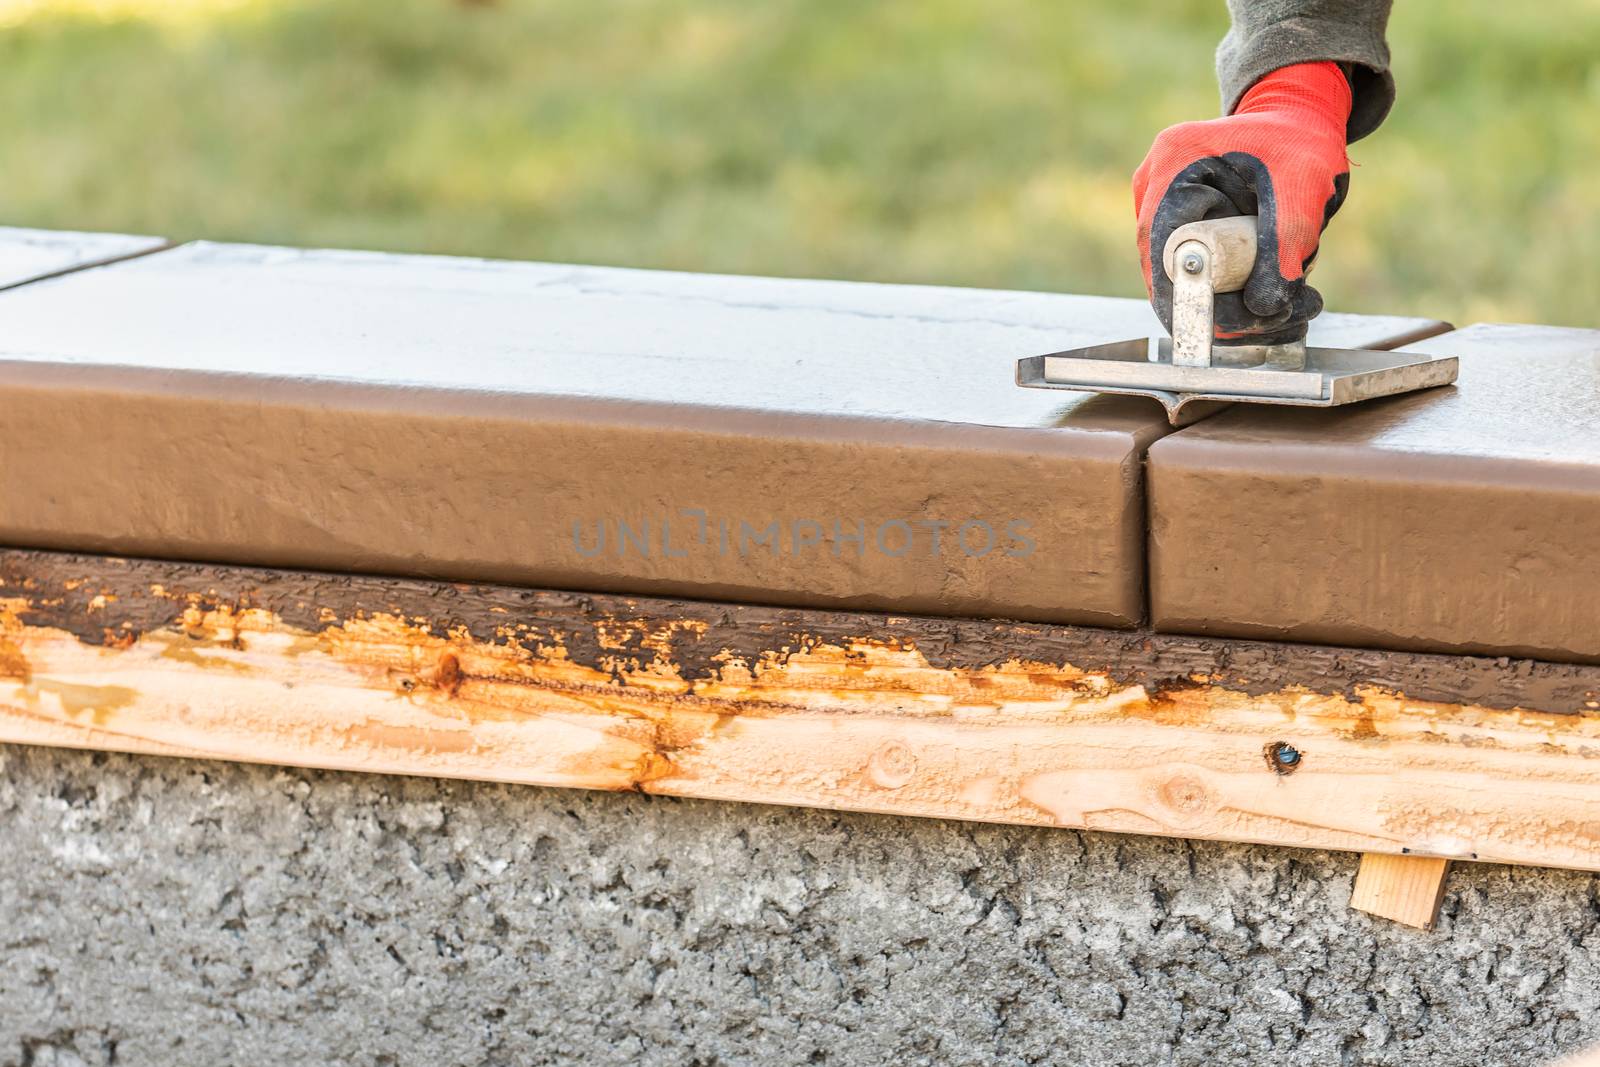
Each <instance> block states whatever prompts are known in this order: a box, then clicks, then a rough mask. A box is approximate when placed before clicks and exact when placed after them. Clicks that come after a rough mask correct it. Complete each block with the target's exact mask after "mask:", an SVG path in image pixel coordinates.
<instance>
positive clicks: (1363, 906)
mask: <svg viewBox="0 0 1600 1067" xmlns="http://www.w3.org/2000/svg"><path fill="white" fill-rule="evenodd" d="M1449 873H1450V861H1449V860H1446V859H1437V858H1435V857H1432V856H1394V855H1384V854H1382V853H1376V852H1369V853H1367V854H1366V855H1364V856H1362V857H1361V866H1360V868H1359V869H1358V870H1357V871H1356V884H1355V889H1354V891H1352V892H1351V894H1350V906H1351V907H1352V908H1355V909H1357V910H1358V911H1365V912H1370V913H1371V914H1373V915H1377V916H1380V917H1381V918H1385V919H1393V920H1394V921H1395V922H1399V923H1404V924H1405V925H1407V926H1415V927H1419V928H1420V929H1423V930H1431V929H1432V928H1433V924H1434V921H1435V920H1436V919H1437V918H1438V915H1439V902H1440V901H1442V900H1443V899H1444V887H1445V879H1446V877H1448V875H1449Z"/></svg>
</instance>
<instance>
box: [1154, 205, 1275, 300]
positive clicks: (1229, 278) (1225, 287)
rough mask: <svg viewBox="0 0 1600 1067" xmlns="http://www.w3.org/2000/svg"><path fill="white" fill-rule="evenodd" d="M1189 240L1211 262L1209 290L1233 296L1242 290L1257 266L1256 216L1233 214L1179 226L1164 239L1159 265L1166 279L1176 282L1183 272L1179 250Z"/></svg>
mask: <svg viewBox="0 0 1600 1067" xmlns="http://www.w3.org/2000/svg"><path fill="white" fill-rule="evenodd" d="M1190 241H1198V242H1199V243H1200V244H1201V245H1202V246H1204V248H1205V250H1206V252H1207V254H1208V255H1209V256H1210V259H1211V289H1212V291H1213V292H1217V293H1236V292H1238V291H1239V290H1240V289H1243V288H1244V283H1245V282H1246V281H1247V280H1249V278H1250V271H1251V269H1252V268H1254V267H1255V265H1256V217H1255V216H1254V215H1235V216H1233V217H1232V218H1226V219H1204V220H1202V221H1200V222H1190V223H1185V224H1184V225H1182V226H1179V227H1178V228H1177V229H1176V230H1173V231H1172V236H1171V237H1168V238H1167V245H1166V248H1165V249H1163V250H1162V253H1161V262H1162V265H1163V266H1165V267H1166V268H1167V277H1169V278H1173V279H1176V278H1177V277H1178V272H1179V271H1180V270H1182V269H1183V268H1182V264H1181V263H1179V261H1178V249H1179V248H1180V247H1182V246H1183V245H1185V244H1187V243H1188V242H1190Z"/></svg>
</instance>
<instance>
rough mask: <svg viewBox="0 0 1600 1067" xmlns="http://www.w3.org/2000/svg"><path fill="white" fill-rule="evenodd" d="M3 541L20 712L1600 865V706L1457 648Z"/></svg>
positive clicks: (1551, 668)
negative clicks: (629, 595)
mask: <svg viewBox="0 0 1600 1067" xmlns="http://www.w3.org/2000/svg"><path fill="white" fill-rule="evenodd" d="M3 555H7V556H8V559H9V562H8V563H7V567H8V569H7V571H6V577H5V579H4V584H3V585H0V740H5V741H13V742H22V743H30V744H45V745H64V746H71V747H80V748H99V749H111V750H120V751H129V752H143V753H154V754H159V755H169V756H192V757H202V758H216V759H232V760H244V761H252V762H269V763H283V764H292V765H299V766H310V767H323V768H331V769H338V770H352V771H368V772H383V773H400V774H420V775H433V776H440V777H456V778H476V779H489V780H499V781H508V782H522V783H528V784H534V785H549V786H575V787H583V788H595V789H613V790H622V789H636V790H640V791H644V792H650V793H661V794H670V795H676V796H692V797H707V798H716V799H724V800H734V801H749V802H758V803H776V804H793V805H807V806H814V807H822V808H839V809H852V810H858V811H875V812H891V813H897V814H904V815H918V816H933V817H944V818H958V819H972V820H979V821H989V822H1010V823H1028V824H1035V825H1040V826H1057V827H1074V828H1088V829H1095V830H1114V831H1122V832H1130V833H1144V834H1164V835H1172V836H1181V837H1192V838H1210V839H1221V840H1231V841H1249V842H1261V843H1267V844H1276V845H1293V846H1306V847H1320V848H1333V849H1344V850H1350V851H1361V852H1389V853H1399V852H1402V851H1404V850H1408V849H1409V850H1411V851H1412V852H1417V853H1425V854H1429V855H1434V856H1439V857H1455V858H1461V859H1483V860H1498V861H1505V862H1512V863H1526V864H1543V865H1550V866H1561V867H1574V868H1583V869H1591V870H1595V869H1600V717H1597V716H1596V715H1595V714H1594V713H1593V712H1588V713H1585V712H1583V711H1581V710H1580V711H1576V712H1574V711H1571V710H1567V709H1563V710H1559V711H1558V710H1554V709H1552V708H1539V707H1529V706H1525V705H1514V706H1508V707H1493V706H1489V704H1488V703H1480V702H1475V701H1472V700H1454V701H1452V700H1441V699H1420V698H1418V697H1415V696H1411V695H1407V693H1405V692H1402V691H1399V690H1397V689H1395V688H1392V687H1391V686H1392V685H1393V684H1394V681H1393V680H1394V679H1395V678H1401V677H1413V678H1415V679H1419V680H1415V681H1412V682H1408V683H1407V684H1408V685H1412V686H1417V685H1421V684H1422V682H1421V681H1420V679H1421V678H1423V677H1424V676H1427V675H1436V676H1441V677H1442V676H1445V675H1448V674H1449V672H1450V671H1452V670H1457V669H1464V668H1460V665H1458V664H1456V663H1454V662H1452V661H1451V660H1450V659H1449V658H1447V657H1433V658H1418V657H1409V658H1408V657H1406V656H1404V655H1403V654H1385V655H1382V656H1379V657H1377V658H1373V659H1370V660H1363V658H1362V657H1363V656H1366V655H1368V654H1365V653H1360V652H1357V651H1354V650H1337V649H1328V650H1316V649H1295V648H1292V647H1289V648H1286V649H1274V648H1273V646H1269V645H1264V644H1261V643H1250V642H1223V643H1218V642H1208V643H1204V642H1196V641H1194V640H1193V639H1178V638H1164V637H1160V636H1158V635H1138V634H1131V635H1130V634H1114V633H1109V632H1106V631H1092V630H1083V629H1079V628H1073V627H1044V626H1033V627H1018V626H1011V625H1004V624H987V623H979V622H965V623H963V622H957V621H953V620H921V621H919V620H908V619H906V618H903V617H894V616H879V615H869V614H855V615H842V614H832V613H825V612H807V611H787V612H781V613H779V612H771V611H765V613H763V612H764V609H752V608H737V607H735V606H732V605H714V604H694V603H692V602H672V601H636V600H628V599H625V598H604V597H580V596H575V595H572V594H559V593H539V592H536V591H526V590H507V589H499V588H496V587H484V586H457V585H433V584H430V583H416V582H411V583H405V582H386V581H384V580H382V579H374V578H357V577H353V576H340V575H311V574H295V573H293V572H272V571H242V570H236V569H231V568H223V567H181V566H178V565H157V564H148V565H145V564H140V565H130V564H125V563H122V562H120V561H111V560H96V559H94V558H91V557H59V558H57V559H55V560H54V561H51V559H50V557H49V556H48V554H16V553H11V554H3ZM158 578H159V580H156V579H158ZM374 605H381V606H380V607H374ZM1186 641H1187V642H1188V643H1187V644H1185V643H1184V642H1186ZM1185 650H1187V651H1185ZM1280 653H1281V655H1280ZM1185 655H1187V656H1189V657H1190V658H1189V659H1187V660H1184V659H1181V658H1180V657H1181V656H1185ZM1202 656H1210V657H1212V659H1211V662H1212V664H1213V666H1211V667H1209V668H1204V669H1202V668H1200V667H1199V666H1197V664H1199V663H1200V658H1199V657H1202ZM1274 657H1276V658H1274ZM1364 662H1365V663H1370V664H1372V665H1375V666H1376V667H1377V668H1378V669H1380V670H1384V671H1385V672H1386V674H1387V675H1388V678H1389V683H1388V684H1387V685H1386V684H1385V683H1384V682H1383V681H1380V680H1378V679H1377V678H1376V677H1373V678H1371V679H1370V680H1369V681H1367V682H1365V683H1361V682H1354V681H1351V679H1352V678H1354V677H1357V676H1358V675H1359V674H1366V675H1371V674H1372V667H1366V668H1363V669H1362V670H1361V671H1360V672H1358V675H1349V674H1346V675H1344V676H1336V671H1337V670H1344V669H1346V668H1347V667H1348V666H1349V664H1352V663H1354V664H1361V663H1364ZM1269 663H1276V664H1278V666H1275V667H1271V668H1270V669H1269V668H1268V666H1265V664H1269ZM1284 663H1289V664H1298V665H1299V666H1297V667H1293V668H1291V669H1292V670H1299V671H1303V672H1304V673H1303V674H1302V675H1299V676H1298V677H1299V678H1300V680H1299V681H1295V680H1293V679H1292V678H1290V679H1287V680H1286V679H1285V678H1283V677H1281V676H1280V677H1277V680H1276V682H1275V683H1272V684H1270V685H1269V684H1267V682H1266V679H1268V678H1269V677H1273V676H1274V675H1275V674H1277V675H1281V673H1282V670H1283V669H1284V668H1283V666H1282V664H1284ZM1408 670H1415V671H1419V672H1420V673H1418V674H1416V675H1410V676H1408V675H1406V674H1405V672H1406V671H1408ZM1472 670H1474V671H1483V670H1487V671H1489V672H1490V673H1489V674H1482V673H1480V674H1477V675H1473V676H1472V678H1473V680H1472V681H1470V683H1468V684H1467V685H1466V688H1467V689H1469V690H1471V691H1473V692H1475V693H1478V694H1480V695H1479V696H1478V698H1477V700H1478V701H1489V700H1491V696H1490V694H1496V693H1513V694H1515V693H1522V694H1524V698H1527V699H1531V698H1533V697H1540V698H1541V699H1546V700H1548V701H1550V702H1551V703H1554V702H1557V701H1561V702H1565V703H1566V704H1573V703H1576V704H1577V706H1579V707H1580V708H1582V707H1584V706H1586V705H1587V704H1589V703H1595V702H1596V701H1595V694H1596V688H1595V687H1596V685H1597V684H1600V674H1597V673H1596V669H1595V668H1585V667H1574V666H1563V665H1539V664H1528V663H1517V662H1514V661H1511V662H1507V663H1506V664H1504V665H1503V666H1500V665H1496V664H1495V663H1494V661H1483V662H1480V663H1478V664H1477V665H1475V666H1473V667H1472ZM1174 671H1181V672H1183V673H1179V674H1174V673H1173V672H1174ZM1495 672H1502V673H1503V674H1504V677H1501V674H1500V673H1495ZM1463 677H1466V676H1465V675H1463ZM1493 700H1494V702H1496V703H1505V702H1506V697H1505V696H1495V697H1493ZM1280 744H1290V745H1292V746H1294V747H1295V749H1296V751H1297V752H1298V753H1299V759H1298V762H1297V763H1296V764H1295V765H1294V767H1293V769H1292V770H1291V771H1290V772H1289V773H1282V772H1283V771H1284V770H1285V769H1286V768H1284V767H1283V766H1281V765H1279V766H1274V764H1273V761H1272V760H1271V758H1270V753H1271V752H1272V751H1273V750H1274V748H1275V746H1278V745H1280Z"/></svg>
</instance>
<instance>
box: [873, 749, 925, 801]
mask: <svg viewBox="0 0 1600 1067" xmlns="http://www.w3.org/2000/svg"><path fill="white" fill-rule="evenodd" d="M916 773H917V757H916V756H914V755H912V754H911V749H910V748H908V747H907V746H906V744H905V742H903V741H886V742H884V743H883V744H882V745H880V746H879V748H878V751H876V752H874V753H873V754H872V758H871V759H869V760H867V778H868V779H869V780H870V781H871V782H872V784H873V785H875V786H877V787H878V788H879V789H899V788H900V787H901V786H903V785H905V784H906V783H907V782H909V781H911V779H912V776H913V775H915V774H916Z"/></svg>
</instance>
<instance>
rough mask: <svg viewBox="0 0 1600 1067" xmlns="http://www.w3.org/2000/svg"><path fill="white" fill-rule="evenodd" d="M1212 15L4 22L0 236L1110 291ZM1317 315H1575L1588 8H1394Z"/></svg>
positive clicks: (1588, 166)
mask: <svg viewBox="0 0 1600 1067" xmlns="http://www.w3.org/2000/svg"><path fill="white" fill-rule="evenodd" d="M1225 27H1226V15H1225V13H1224V10H1223V2H1222V0H1120V2H1117V3H1106V2H1085V3H1063V2H1061V0H988V2H987V3H984V4H975V3H972V2H970V0H882V2H878V3H861V2H859V0H759V2H751V0H499V2H496V3H477V4H468V3H464V2H463V0H383V2H380V0H316V2H312V0H0V100H4V102H5V106H4V107H3V108H0V144H3V145H4V151H5V156H6V164H7V165H6V167H5V171H4V178H3V181H0V203H3V204H4V210H3V212H0V222H5V223H8V224H12V225H23V226H43V227H61V228H75V229H105V230H124V231H142V232H150V233H160V234H164V235H167V236H171V237H175V238H190V237H201V236H204V237H210V238H216V239H223V240H248V241H264V242H277V243H286V244H297V245H328V246H343V247H357V248H377V249H392V250H403V251H429V252H444V253H459V254H471V255H487V256H505V257H513V258H524V259H544V260H558V261H571V262H583V263H607V264H623V265H631V266H645V267H668V268H676V269H684V270H703V271H725V272H735V273H762V274H782V275H803V276H820V277H839V278H858V279H871V280H885V281H912V282H937V283H945V284H957V285H977V286H992V287H1014V288H1029V289H1048V290H1063V291H1072V292H1084V293H1107V294H1120V295H1130V296H1135V295H1142V288H1141V285H1140V281H1139V274H1138V270H1137V267H1136V264H1135V261H1134V254H1133V250H1132V231H1133V224H1132V217H1131V203H1130V194H1129V191H1128V178H1129V175H1130V174H1131V172H1132V171H1133V168H1134V167H1135V166H1136V165H1137V164H1138V162H1139V160H1140V158H1141V157H1142V156H1143V154H1144V151H1145V148H1146V147H1147V146H1148V144H1149V141H1150V139H1151V137H1152V136H1153V135H1154V134H1155V133H1156V132H1157V131H1158V130H1160V129H1161V128H1162V127H1164V126H1166V125H1168V124H1170V123H1173V122H1177V121H1181V120H1184V119H1189V118H1197V117H1208V116H1210V115H1212V114H1214V113H1215V112H1216V108H1217V100H1216V88H1215V84H1214V77H1213V73H1212V51H1213V48H1214V47H1215V45H1216V42H1217V40H1218V39H1219V37H1220V36H1221V34H1222V32H1223V31H1224V29H1225ZM1390 38H1391V43H1392V45H1393V48H1394V52H1395V69H1396V73H1397V77H1398V79H1399V81H1400V102H1399V105H1398V107H1397V108H1396V111H1395V112H1394V114H1393V116H1392V117H1391V119H1390V121H1389V122H1388V124H1387V125H1386V126H1385V127H1384V128H1383V129H1382V130H1380V131H1379V132H1378V133H1377V134H1375V135H1374V136H1372V137H1370V138H1368V139H1367V140H1365V141H1362V142H1360V143H1358V144H1356V145H1355V146H1353V148H1352V150H1351V157H1352V159H1353V161H1354V162H1355V163H1356V165H1357V166H1356V169H1355V171H1354V172H1353V177H1352V190H1351V197H1350V200H1349V202H1348V203H1347V205H1346V207H1345V209H1344V211H1343V212H1342V213H1341V214H1340V215H1339V217H1337V218H1336V219H1335V220H1334V222H1333V225H1332V227H1331V229H1330V231H1329V234H1328V237H1327V239H1326V241H1325V244H1324V252H1323V255H1322V258H1321V263H1320V265H1319V267H1318V272H1317V276H1316V280H1317V284H1318V285H1319V287H1320V288H1322V290H1323V292H1324V294H1325V295H1326V296H1327V298H1328V303H1329V306H1330V307H1335V308H1338V309H1341V310H1347V311H1366V312H1391V313H1402V314H1418V315H1429V316H1435V317H1439V318H1447V319H1451V320H1453V321H1455V322H1458V323H1465V322H1469V321H1474V320H1480V319H1498V320H1520V321H1536V322H1547V323H1564V324H1571V325H1587V326H1600V309H1597V305H1600V254H1597V252H1596V249H1595V248H1594V244H1595V238H1600V177H1597V174H1600V0H1542V2H1540V3H1523V4H1507V3H1504V2H1496V0H1454V2H1452V3H1449V4H1441V3H1428V2H1425V0H1401V2H1400V3H1398V4H1397V5H1396V11H1395V17H1394V21H1393V23H1392V25H1391V27H1390Z"/></svg>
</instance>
